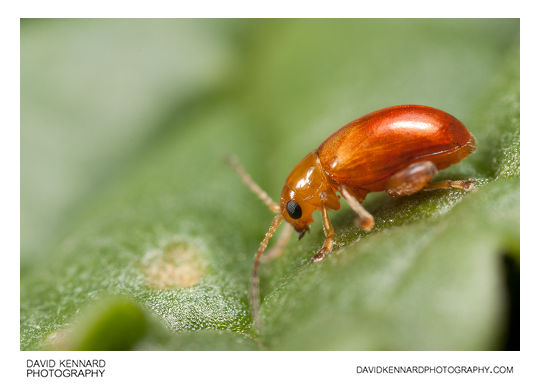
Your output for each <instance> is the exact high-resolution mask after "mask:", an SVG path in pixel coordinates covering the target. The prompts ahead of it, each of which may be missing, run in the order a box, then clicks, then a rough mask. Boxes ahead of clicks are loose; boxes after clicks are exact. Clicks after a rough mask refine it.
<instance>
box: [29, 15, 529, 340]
mask: <svg viewBox="0 0 540 384" xmlns="http://www.w3.org/2000/svg"><path fill="white" fill-rule="evenodd" d="M193 31H197V33H193ZM21 41H22V45H21V74H22V79H21V86H22V94H21V110H22V132H21V143H22V144H21V145H22V159H21V165H22V171H21V198H22V203H21V217H22V225H21V234H22V245H21V247H22V259H21V348H22V349H39V348H45V349H47V348H58V343H57V344H54V340H57V338H58V335H60V336H62V335H70V338H67V339H66V340H68V342H67V343H66V344H60V348H62V347H63V348H68V349H69V348H73V349H95V348H97V349H100V348H101V349H118V348H121V349H122V348H125V349H187V350H189V349H192V350H199V349H217V350H227V349H277V350H282V349H300V350H309V349H322V350H333V349H337V350H339V349H390V350H391V349H513V348H519V344H518V343H519V317H518V316H519V302H518V301H517V299H516V298H518V297H519V288H518V287H519V252H520V248H519V21H516V20H264V21H249V20H243V21H228V20H221V21H200V20H196V21H195V20H190V21H185V20H176V21H150V20H147V21H144V20H140V21H134V20H133V21H118V20H107V21H76V20H75V21H69V22H67V21H58V20H47V21H33V22H28V21H24V22H23V24H22V27H21ZM63 60H65V61H63ZM87 61H88V62H87ZM92 63H94V64H95V63H98V64H99V66H97V67H96V66H95V65H93V64H92ZM45 64H47V65H45ZM60 64H61V67H60V69H59V68H57V66H58V65H60ZM180 64H182V66H181V67H178V66H179V65H180ZM43 68H45V69H46V70H43ZM62 68H63V69H62ZM73 68H80V69H78V70H76V69H73ZM92 68H96V69H95V70H94V71H92ZM75 80H76V81H75ZM74 81H75V82H74ZM53 94H54V97H50V96H51V95H53ZM104 94H107V98H106V99H104V100H103V101H100V97H102V96H103V95H104ZM83 96H84V98H83ZM164 103H165V107H164ZM395 104H425V105H430V106H433V107H437V108H440V109H443V110H445V111H448V112H449V113H451V114H453V115H454V116H456V117H458V118H459V119H460V120H461V121H462V122H463V123H464V124H465V125H466V126H467V127H468V128H469V129H470V131H471V132H472V133H473V135H474V136H475V137H476V139H477V143H478V148H477V151H476V152H475V153H474V154H473V155H471V156H470V157H469V158H467V159H466V160H464V161H463V162H461V163H459V164H457V165H455V166H452V167H451V168H449V169H448V170H445V171H443V172H441V174H439V175H438V176H437V178H438V179H445V178H453V179H469V178H475V179H477V180H478V182H477V184H478V190H477V191H476V192H472V193H465V192H461V191H455V190H448V191H431V192H421V193H419V194H416V195H414V196H410V197H406V198H400V199H394V198H390V197H389V196H386V195H385V194H383V193H379V194H372V195H370V196H368V199H367V200H366V202H365V206H366V208H367V209H368V210H369V211H370V212H372V213H373V215H374V217H375V219H376V227H375V229H374V230H373V231H372V232H370V233H368V234H366V233H364V232H362V231H361V230H359V229H358V228H356V227H355V226H354V224H353V222H354V214H353V213H352V212H351V211H350V210H349V209H348V208H346V207H345V206H344V207H343V208H342V209H341V210H340V211H337V212H331V213H330V219H331V221H332V223H333V225H334V227H335V229H336V244H335V250H334V252H333V253H332V254H331V255H330V256H328V257H327V259H326V260H325V261H324V262H323V263H321V264H317V265H311V264H309V260H310V258H311V257H312V255H313V254H314V253H315V252H316V251H317V249H318V248H319V247H320V245H321V244H322V241H323V239H324V234H323V231H322V228H321V225H320V218H318V217H317V218H316V220H315V223H314V224H313V226H312V231H311V235H309V236H305V237H304V239H302V241H301V242H297V241H292V242H291V243H290V244H288V246H287V248H286V249H285V252H284V254H283V255H282V257H281V258H279V259H277V260H275V261H272V262H269V263H265V264H263V265H262V271H261V272H262V276H261V277H262V279H261V295H262V306H261V313H262V320H263V328H262V330H261V332H260V333H257V332H255V331H254V330H253V329H252V326H251V321H252V319H251V314H250V309H249V305H248V286H249V275H250V271H251V267H252V259H253V254H254V252H255V250H256V249H257V246H258V244H259V242H260V241H261V240H262V238H263V236H264V233H265V231H266V229H267V228H268V225H269V224H270V222H271V219H272V214H271V213H270V212H268V210H267V209H266V207H265V206H264V205H263V204H262V203H260V202H259V201H258V199H257V198H256V197H255V196H254V195H252V193H251V192H250V191H249V190H248V189H247V188H246V187H245V186H244V185H242V184H241V183H240V181H239V180H238V177H237V176H236V175H235V174H234V172H233V171H232V170H231V169H230V168H228V167H227V166H226V165H225V164H224V163H223V161H222V159H223V157H224V156H225V155H226V154H230V153H234V154H236V155H237V156H238V157H239V159H240V160H241V161H242V163H243V164H244V166H245V167H246V169H247V170H248V171H249V172H250V173H251V175H252V176H253V178H254V179H255V180H256V181H257V182H258V183H260V185H261V186H262V187H263V188H264V189H265V190H266V191H267V192H268V193H269V194H270V195H271V196H272V197H273V198H274V199H275V200H277V199H278V197H279V192H280V190H281V187H282V185H283V181H284V179H285V177H286V175H287V174H288V172H289V171H290V170H291V169H292V167H293V166H294V165H295V164H296V162H298V160H299V159H300V158H302V157H303V156H304V155H305V154H306V153H307V152H309V151H311V150H313V149H314V148H316V147H317V146H318V145H319V144H320V142H321V141H322V140H323V139H324V138H326V137H327V136H328V135H329V134H330V133H331V132H333V131H334V130H335V129H337V128H339V127H340V126H341V125H343V124H344V123H346V122H348V121H350V120H352V119H354V118H357V117H359V116H361V115H363V114H365V113H368V112H371V111H373V110H375V109H378V108H382V107H385V106H390V105H395ZM86 130H89V132H86ZM112 131H114V133H113V134H112V133H111V132H112ZM111 135H112V136H111ZM40 143H43V145H40ZM53 154H54V156H53ZM57 180H59V181H60V182H59V183H56V182H55V181H57ZM516 292H517V293H516ZM110 295H113V299H110V298H107V297H109V296H110ZM117 295H120V296H117ZM119 297H120V298H119ZM89 313H90V314H93V316H89V315H87V314H89ZM516 314H517V315H516ZM123 326H125V327H127V328H126V329H132V330H133V332H132V333H130V335H131V336H129V337H127V335H126V339H115V338H114V337H112V338H110V337H108V336H106V335H109V334H114V335H117V334H118V332H117V331H115V330H117V329H119V327H120V328H121V327H123ZM66 330H69V331H68V332H67V333H62V332H66ZM516 335H517V336H516ZM108 339H110V341H111V344H105V343H104V341H106V340H108ZM51 340H53V343H52V344H51ZM516 343H517V344H516Z"/></svg>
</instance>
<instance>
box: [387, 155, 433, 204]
mask: <svg viewBox="0 0 540 384" xmlns="http://www.w3.org/2000/svg"><path fill="white" fill-rule="evenodd" d="M437 171H438V170H437V167H436V166H435V164H433V163H432V162H431V161H420V162H418V163H412V164H410V165H409V166H408V167H407V168H405V169H402V170H401V171H399V172H397V173H394V174H393V175H392V176H390V177H389V178H388V180H387V182H386V193H388V194H389V195H390V196H393V197H400V196H409V195H412V194H413V193H416V192H419V191H421V190H422V189H424V188H425V187H426V186H427V185H428V183H429V181H430V180H431V179H432V178H433V177H434V176H435V175H436V174H437Z"/></svg>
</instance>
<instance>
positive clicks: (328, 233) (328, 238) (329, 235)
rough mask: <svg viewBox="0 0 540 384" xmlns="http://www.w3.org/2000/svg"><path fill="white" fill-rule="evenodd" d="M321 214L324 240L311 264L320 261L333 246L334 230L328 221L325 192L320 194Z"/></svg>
mask: <svg viewBox="0 0 540 384" xmlns="http://www.w3.org/2000/svg"><path fill="white" fill-rule="evenodd" d="M321 212H322V222H323V229H324V235H325V239H324V243H323V246H322V247H321V249H320V250H319V252H317V254H316V255H315V256H313V258H312V259H311V262H312V263H318V262H319V261H322V260H323V259H324V257H325V256H326V254H327V253H329V252H330V251H331V250H332V245H334V228H333V227H332V224H331V223H330V219H329V218H328V211H327V209H326V192H323V193H321Z"/></svg>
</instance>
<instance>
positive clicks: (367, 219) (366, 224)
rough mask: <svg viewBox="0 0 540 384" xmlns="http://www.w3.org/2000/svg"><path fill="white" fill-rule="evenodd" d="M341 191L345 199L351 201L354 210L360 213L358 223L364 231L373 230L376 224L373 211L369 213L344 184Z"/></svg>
mask: <svg viewBox="0 0 540 384" xmlns="http://www.w3.org/2000/svg"><path fill="white" fill-rule="evenodd" d="M339 191H340V192H341V194H342V195H343V197H344V198H345V200H347V203H349V205H350V206H351V208H352V209H353V211H355V212H356V214H357V215H358V217H357V221H356V224H357V225H358V226H359V227H361V228H362V229H363V230H364V231H367V232H369V231H371V229H372V228H373V226H374V225H375V219H374V218H373V216H371V213H369V212H368V211H367V210H366V209H365V208H364V207H363V206H362V204H360V202H359V201H358V200H356V198H355V197H354V196H353V195H351V193H350V192H349V191H348V190H347V188H345V187H344V186H343V185H342V186H340V188H339Z"/></svg>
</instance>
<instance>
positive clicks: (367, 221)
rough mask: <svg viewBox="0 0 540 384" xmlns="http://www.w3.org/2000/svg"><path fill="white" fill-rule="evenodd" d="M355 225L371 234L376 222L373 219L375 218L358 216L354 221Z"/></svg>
mask: <svg viewBox="0 0 540 384" xmlns="http://www.w3.org/2000/svg"><path fill="white" fill-rule="evenodd" d="M354 224H355V225H356V226H357V227H360V228H362V229H363V230H364V231H366V232H369V231H371V230H372V229H373V227H374V226H375V220H374V219H373V217H360V216H357V217H356V218H355V219H354Z"/></svg>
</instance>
